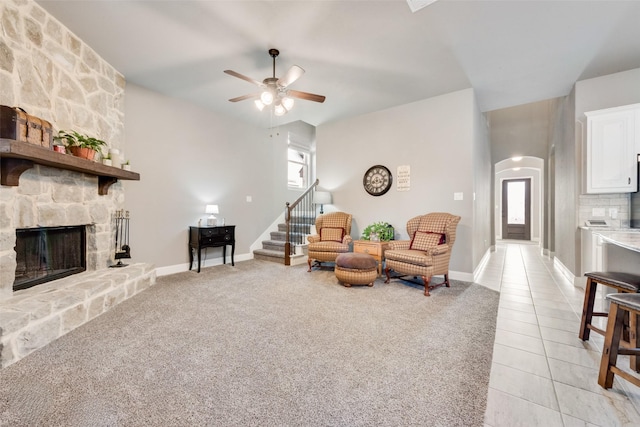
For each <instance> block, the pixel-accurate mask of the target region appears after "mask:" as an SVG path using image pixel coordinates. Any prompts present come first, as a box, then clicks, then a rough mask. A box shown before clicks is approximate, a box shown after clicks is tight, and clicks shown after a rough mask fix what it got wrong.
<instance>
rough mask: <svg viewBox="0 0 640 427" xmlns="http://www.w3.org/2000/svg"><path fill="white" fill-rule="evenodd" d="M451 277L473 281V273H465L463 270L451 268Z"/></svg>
mask: <svg viewBox="0 0 640 427" xmlns="http://www.w3.org/2000/svg"><path fill="white" fill-rule="evenodd" d="M449 279H452V280H462V281H463V282H473V274H471V273H464V272H462V271H451V270H449Z"/></svg>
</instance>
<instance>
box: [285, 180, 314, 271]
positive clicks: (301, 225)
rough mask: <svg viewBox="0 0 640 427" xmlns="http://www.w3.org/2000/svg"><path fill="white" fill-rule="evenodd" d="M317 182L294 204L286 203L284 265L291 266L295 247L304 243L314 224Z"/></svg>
mask: <svg viewBox="0 0 640 427" xmlns="http://www.w3.org/2000/svg"><path fill="white" fill-rule="evenodd" d="M319 182H320V180H318V179H316V181H315V182H314V183H313V184H311V185H310V186H309V188H307V189H306V190H305V191H304V193H302V195H301V196H300V197H298V198H297V199H296V201H295V202H293V203H289V202H287V203H286V207H285V211H284V220H285V224H286V227H287V231H286V241H285V244H284V265H291V254H292V253H293V252H292V251H293V250H294V248H295V245H301V244H303V243H304V240H305V236H306V234H309V230H310V228H311V225H312V224H315V223H316V208H315V206H314V204H313V190H315V189H316V187H317V186H318V183H319ZM292 243H293V245H292Z"/></svg>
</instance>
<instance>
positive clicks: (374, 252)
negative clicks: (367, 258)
mask: <svg viewBox="0 0 640 427" xmlns="http://www.w3.org/2000/svg"><path fill="white" fill-rule="evenodd" d="M388 247H389V242H372V241H371V240H354V241H353V252H355V253H359V254H369V255H371V256H372V257H374V258H375V259H376V261H377V262H378V274H379V275H381V274H382V263H383V262H384V252H385V251H386V250H387V248H388Z"/></svg>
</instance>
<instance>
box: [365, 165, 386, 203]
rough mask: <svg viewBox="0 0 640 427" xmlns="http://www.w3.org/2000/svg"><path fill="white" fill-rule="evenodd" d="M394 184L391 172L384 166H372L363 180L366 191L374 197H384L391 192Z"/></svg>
mask: <svg viewBox="0 0 640 427" xmlns="http://www.w3.org/2000/svg"><path fill="white" fill-rule="evenodd" d="M392 183H393V176H392V175H391V172H390V171H389V169H387V168H386V167H385V166H382V165H375V166H371V167H370V168H369V169H368V170H367V171H366V172H365V174H364V177H363V178H362V185H363V186H364V189H365V190H366V192H367V193H369V194H371V195H372V196H382V195H383V194H384V193H386V192H387V191H389V189H390V188H391V184H392Z"/></svg>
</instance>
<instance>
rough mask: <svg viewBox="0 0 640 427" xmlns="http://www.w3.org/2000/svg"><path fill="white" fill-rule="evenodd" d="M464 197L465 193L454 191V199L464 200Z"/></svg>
mask: <svg viewBox="0 0 640 427" xmlns="http://www.w3.org/2000/svg"><path fill="white" fill-rule="evenodd" d="M463 198H464V195H463V193H453V200H462V199H463Z"/></svg>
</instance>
